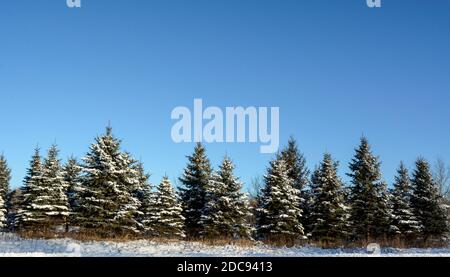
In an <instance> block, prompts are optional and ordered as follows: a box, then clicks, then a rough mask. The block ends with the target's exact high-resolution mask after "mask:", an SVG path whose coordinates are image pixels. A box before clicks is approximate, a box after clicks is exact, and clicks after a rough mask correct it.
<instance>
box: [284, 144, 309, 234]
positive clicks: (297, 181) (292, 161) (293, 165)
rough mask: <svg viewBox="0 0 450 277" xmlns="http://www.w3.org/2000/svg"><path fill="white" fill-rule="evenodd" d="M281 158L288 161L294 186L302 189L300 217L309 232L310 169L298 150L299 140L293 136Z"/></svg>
mask: <svg viewBox="0 0 450 277" xmlns="http://www.w3.org/2000/svg"><path fill="white" fill-rule="evenodd" d="M280 155H281V158H282V159H283V160H284V161H285V162H286V167H287V171H288V177H289V178H291V179H292V181H293V186H294V187H295V188H296V189H298V190H299V191H300V198H299V202H298V207H299V208H300V209H301V210H302V211H303V212H302V218H299V220H300V222H301V223H302V225H303V227H304V228H305V233H309V232H310V231H311V229H310V228H309V227H310V226H311V219H310V218H309V217H310V213H311V212H312V211H311V210H310V207H311V206H310V205H311V203H310V201H311V198H310V197H311V194H310V186H309V184H310V182H309V178H310V173H311V172H310V171H309V169H308V167H307V165H306V159H305V156H304V155H303V153H301V152H300V151H299V150H298V146H297V141H296V140H295V139H294V138H293V137H291V138H290V139H289V141H288V145H287V147H286V148H285V149H283V150H282V151H281V153H280Z"/></svg>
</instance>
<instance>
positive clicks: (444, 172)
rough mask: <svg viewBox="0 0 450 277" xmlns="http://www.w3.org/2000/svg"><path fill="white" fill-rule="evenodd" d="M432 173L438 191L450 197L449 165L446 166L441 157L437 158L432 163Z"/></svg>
mask: <svg viewBox="0 0 450 277" xmlns="http://www.w3.org/2000/svg"><path fill="white" fill-rule="evenodd" d="M433 175H434V176H433V177H434V180H435V182H436V185H437V186H438V189H439V193H440V194H441V195H442V196H443V197H446V198H447V199H450V166H447V165H446V164H445V162H444V160H443V159H441V158H438V159H437V161H436V163H435V165H434V172H433Z"/></svg>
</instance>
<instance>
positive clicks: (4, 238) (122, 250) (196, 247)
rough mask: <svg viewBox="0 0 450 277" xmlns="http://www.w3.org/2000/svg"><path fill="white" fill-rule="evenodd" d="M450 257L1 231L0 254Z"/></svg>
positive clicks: (437, 252)
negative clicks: (32, 235) (58, 236)
mask: <svg viewBox="0 0 450 277" xmlns="http://www.w3.org/2000/svg"><path fill="white" fill-rule="evenodd" d="M67 256H68V257H168V256H170V257H216V256H218V257H366V256H369V257H376V256H387V257H404V256H406V257H417V256H424V257H430V256H432V257H450V248H436V249H395V248H383V249H381V254H369V253H368V252H367V249H363V248H355V249H327V250H325V249H320V248H315V247H301V248H277V247H269V246H264V245H259V246H252V247H240V246H232V245H229V246H207V245H203V244H201V243H193V242H176V243H157V242H152V241H145V240H142V241H133V242H127V243H118V242H82V243H80V242H77V241H74V240H71V239H53V240H37V239H20V238H18V237H17V236H15V235H12V234H0V257H67Z"/></svg>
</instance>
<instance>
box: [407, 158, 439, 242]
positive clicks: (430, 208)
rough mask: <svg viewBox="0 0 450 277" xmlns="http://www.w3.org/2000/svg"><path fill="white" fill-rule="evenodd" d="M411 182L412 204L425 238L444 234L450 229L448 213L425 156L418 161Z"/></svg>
mask: <svg viewBox="0 0 450 277" xmlns="http://www.w3.org/2000/svg"><path fill="white" fill-rule="evenodd" d="M411 182H412V188H413V193H412V197H411V204H412V207H413V209H414V215H415V216H416V218H417V219H418V220H419V222H420V224H421V229H422V234H423V236H424V238H425V239H427V238H429V237H440V236H442V235H443V234H444V233H445V232H447V231H448V226H447V220H446V213H445V210H444V209H443V208H442V206H441V200H442V198H441V196H440V195H439V193H438V188H437V186H436V184H435V182H434V180H433V177H432V174H431V172H430V165H429V164H428V162H427V161H426V160H424V159H423V158H419V159H418V160H417V161H416V169H415V170H414V172H413V178H412V181H411Z"/></svg>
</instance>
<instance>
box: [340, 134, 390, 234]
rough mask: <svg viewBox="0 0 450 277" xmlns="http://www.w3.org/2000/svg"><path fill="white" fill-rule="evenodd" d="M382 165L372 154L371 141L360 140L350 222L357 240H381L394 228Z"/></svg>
mask: <svg viewBox="0 0 450 277" xmlns="http://www.w3.org/2000/svg"><path fill="white" fill-rule="evenodd" d="M380 164H381V163H380V162H379V160H378V158H377V157H375V156H374V155H373V154H372V151H371V149H370V145H369V142H368V140H367V139H366V138H365V137H363V138H361V144H360V146H359V147H358V148H357V149H356V154H355V157H354V158H353V160H352V162H351V163H350V170H351V173H350V174H348V176H350V177H351V178H352V184H353V186H352V188H351V195H350V202H351V204H352V206H351V213H350V223H351V225H352V232H353V234H354V235H355V236H356V237H357V238H365V239H369V238H379V237H383V236H385V235H387V233H388V232H389V230H390V228H391V225H390V221H391V217H390V210H389V195H388V193H387V191H386V189H387V188H386V184H385V183H384V182H383V181H382V180H381V173H380Z"/></svg>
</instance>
